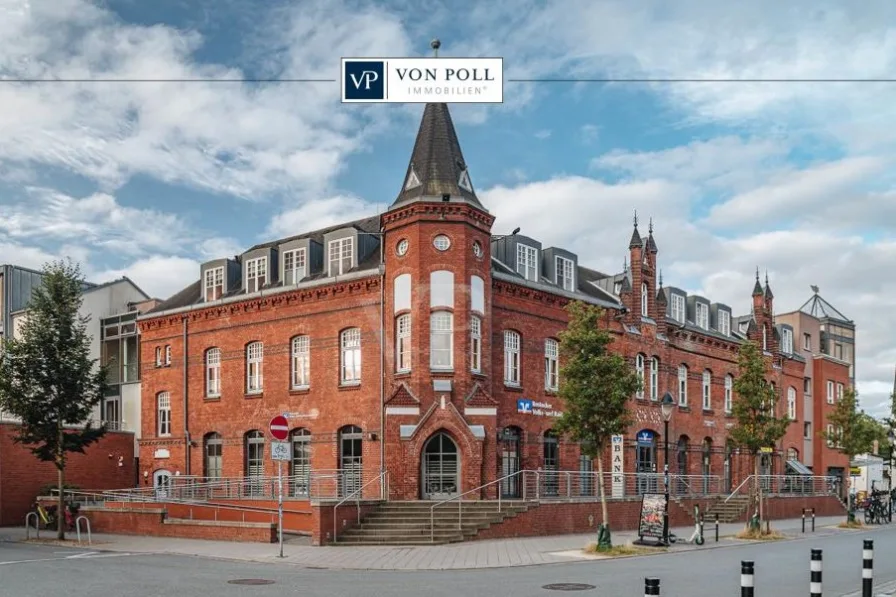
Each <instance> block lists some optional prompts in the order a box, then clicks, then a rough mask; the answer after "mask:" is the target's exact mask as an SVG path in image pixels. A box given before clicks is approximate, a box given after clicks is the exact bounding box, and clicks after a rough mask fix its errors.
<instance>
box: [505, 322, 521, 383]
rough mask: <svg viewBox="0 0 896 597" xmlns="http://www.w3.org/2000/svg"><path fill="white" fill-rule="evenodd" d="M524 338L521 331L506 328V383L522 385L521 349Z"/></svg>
mask: <svg viewBox="0 0 896 597" xmlns="http://www.w3.org/2000/svg"><path fill="white" fill-rule="evenodd" d="M521 344H522V340H521V338H520V335H519V333H517V332H515V331H513V330H504V385H508V386H516V387H519V385H520V378H521V376H520V349H521Z"/></svg>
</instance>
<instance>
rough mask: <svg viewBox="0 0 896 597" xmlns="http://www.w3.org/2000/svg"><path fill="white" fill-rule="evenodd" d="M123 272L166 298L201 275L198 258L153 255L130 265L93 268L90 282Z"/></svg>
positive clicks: (150, 293) (149, 290) (122, 273)
mask: <svg viewBox="0 0 896 597" xmlns="http://www.w3.org/2000/svg"><path fill="white" fill-rule="evenodd" d="M122 276H127V277H129V278H130V279H131V280H133V281H134V283H136V284H137V285H138V286H139V287H140V288H142V289H143V291H144V292H146V293H147V294H148V295H149V296H151V297H156V298H161V299H163V300H164V299H166V298H169V297H170V296H172V295H173V294H175V293H176V292H179V291H181V290H183V289H184V287H185V286H187V285H188V284H189V283H190V282H194V281H196V280H197V279H199V262H198V261H195V260H193V259H187V258H184V257H169V256H164V255H153V256H151V257H147V258H145V259H139V260H137V261H135V262H133V263H131V264H130V265H128V266H127V267H123V268H120V269H106V270H101V271H92V272H90V274H89V275H88V279H89V280H90V281H91V282H108V281H110V280H115V279H117V278H120V277H122Z"/></svg>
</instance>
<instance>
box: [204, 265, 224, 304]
mask: <svg viewBox="0 0 896 597" xmlns="http://www.w3.org/2000/svg"><path fill="white" fill-rule="evenodd" d="M223 295H224V268H223V267H213V268H209V269H207V270H205V300H206V301H216V300H218V299H219V298H221V297H222V296H223Z"/></svg>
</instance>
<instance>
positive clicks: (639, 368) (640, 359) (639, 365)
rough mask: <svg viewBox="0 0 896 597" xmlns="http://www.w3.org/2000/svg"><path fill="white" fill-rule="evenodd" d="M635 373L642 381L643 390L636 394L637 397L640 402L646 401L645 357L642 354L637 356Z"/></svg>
mask: <svg viewBox="0 0 896 597" xmlns="http://www.w3.org/2000/svg"><path fill="white" fill-rule="evenodd" d="M635 373H637V374H638V379H640V380H641V389H640V390H638V391H637V392H636V393H635V397H636V398H638V399H639V400H643V399H644V385H645V383H644V382H645V379H644V355H643V354H641V353H640V352H639V353H638V354H636V355H635Z"/></svg>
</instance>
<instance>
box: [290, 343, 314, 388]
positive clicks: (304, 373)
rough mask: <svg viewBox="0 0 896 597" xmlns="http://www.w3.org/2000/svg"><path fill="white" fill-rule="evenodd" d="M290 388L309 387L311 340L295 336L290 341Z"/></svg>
mask: <svg viewBox="0 0 896 597" xmlns="http://www.w3.org/2000/svg"><path fill="white" fill-rule="evenodd" d="M291 351H292V364H291V366H292V372H291V373H292V388H293V389H294V390H298V389H303V388H307V387H308V386H309V385H311V338H309V337H308V336H296V337H295V338H293V339H292V346H291Z"/></svg>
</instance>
